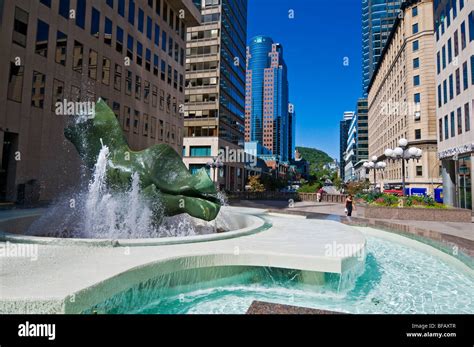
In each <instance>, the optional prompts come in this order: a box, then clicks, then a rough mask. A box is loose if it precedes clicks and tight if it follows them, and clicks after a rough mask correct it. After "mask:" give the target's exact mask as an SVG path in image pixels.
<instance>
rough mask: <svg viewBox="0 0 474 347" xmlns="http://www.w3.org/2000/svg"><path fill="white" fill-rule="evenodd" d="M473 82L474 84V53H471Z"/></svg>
mask: <svg viewBox="0 0 474 347" xmlns="http://www.w3.org/2000/svg"><path fill="white" fill-rule="evenodd" d="M471 84H473V85H474V55H471Z"/></svg>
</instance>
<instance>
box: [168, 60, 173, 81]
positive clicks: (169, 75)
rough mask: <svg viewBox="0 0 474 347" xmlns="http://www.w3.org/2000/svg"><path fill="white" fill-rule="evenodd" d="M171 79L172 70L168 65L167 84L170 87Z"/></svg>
mask: <svg viewBox="0 0 474 347" xmlns="http://www.w3.org/2000/svg"><path fill="white" fill-rule="evenodd" d="M172 79H173V69H172V68H171V65H168V84H169V85H171V82H172Z"/></svg>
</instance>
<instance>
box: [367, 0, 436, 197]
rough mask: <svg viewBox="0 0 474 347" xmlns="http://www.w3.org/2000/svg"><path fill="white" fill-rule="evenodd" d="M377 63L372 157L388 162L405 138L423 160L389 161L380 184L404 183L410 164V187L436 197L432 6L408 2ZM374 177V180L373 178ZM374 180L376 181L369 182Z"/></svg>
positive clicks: (371, 94)
mask: <svg viewBox="0 0 474 347" xmlns="http://www.w3.org/2000/svg"><path fill="white" fill-rule="evenodd" d="M401 10H402V11H403V16H400V17H399V18H397V20H396V22H395V24H394V27H393V30H392V32H391V34H390V37H389V38H388V39H387V44H386V46H385V48H384V50H383V52H382V55H381V57H380V61H379V64H378V65H377V68H376V70H375V72H374V75H373V77H372V80H371V82H370V84H369V98H368V102H369V156H370V157H372V156H374V155H375V156H377V157H378V158H379V159H384V151H385V149H387V148H395V147H398V140H399V139H401V138H405V139H407V140H408V143H409V146H416V147H418V148H421V149H422V150H423V156H422V158H421V159H420V160H419V161H413V160H411V161H409V162H408V163H406V162H404V164H403V163H402V161H397V162H391V161H390V160H388V159H387V160H386V162H387V167H386V169H385V171H384V172H378V173H377V176H378V177H377V182H382V178H383V182H384V183H385V184H387V185H392V186H398V187H400V186H401V184H402V177H401V172H402V167H401V165H406V177H405V180H406V184H407V187H408V188H414V187H416V188H425V189H427V192H428V193H431V194H433V193H434V192H433V191H434V189H435V188H438V186H439V185H440V183H441V179H440V175H439V171H440V168H439V161H438V159H437V141H436V140H437V133H436V95H435V90H436V87H435V74H436V67H435V60H434V59H433V57H434V56H435V53H434V52H435V40H434V26H433V1H432V0H409V1H405V2H404V3H403V5H402V7H401ZM371 176H372V175H371ZM371 179H372V177H371Z"/></svg>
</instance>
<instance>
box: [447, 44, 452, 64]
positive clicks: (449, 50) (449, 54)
mask: <svg viewBox="0 0 474 347" xmlns="http://www.w3.org/2000/svg"><path fill="white" fill-rule="evenodd" d="M452 61H453V45H452V41H451V39H449V40H448V63H451V62H452Z"/></svg>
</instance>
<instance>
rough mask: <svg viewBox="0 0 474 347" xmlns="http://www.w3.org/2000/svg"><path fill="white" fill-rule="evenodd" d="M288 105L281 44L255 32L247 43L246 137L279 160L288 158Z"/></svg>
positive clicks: (285, 68)
mask: <svg viewBox="0 0 474 347" xmlns="http://www.w3.org/2000/svg"><path fill="white" fill-rule="evenodd" d="M289 108H290V105H289V102H288V78H287V67H286V63H285V61H284V59H283V46H282V45H281V44H279V43H275V42H273V40H272V39H271V38H270V37H267V36H256V37H254V38H253V39H252V40H251V41H250V45H249V47H247V80H246V98H245V141H246V142H258V143H259V144H261V145H263V147H265V148H267V149H268V150H270V151H271V153H272V154H273V155H274V156H275V157H276V158H277V159H278V160H279V161H288V160H289V158H290V157H291V155H290V153H288V152H289V141H290V134H289V133H290V129H289Z"/></svg>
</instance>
